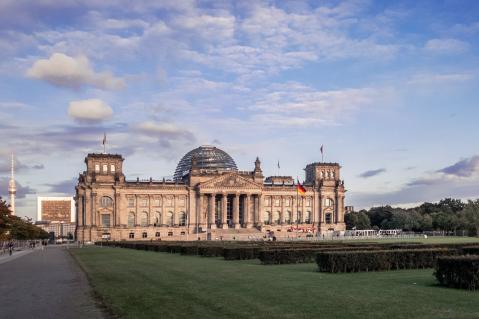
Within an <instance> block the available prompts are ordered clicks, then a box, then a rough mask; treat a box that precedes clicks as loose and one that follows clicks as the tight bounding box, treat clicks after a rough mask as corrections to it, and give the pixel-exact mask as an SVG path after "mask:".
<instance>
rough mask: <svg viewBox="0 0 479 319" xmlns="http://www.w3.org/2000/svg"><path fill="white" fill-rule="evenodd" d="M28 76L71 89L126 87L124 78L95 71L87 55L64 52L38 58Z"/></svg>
mask: <svg viewBox="0 0 479 319" xmlns="http://www.w3.org/2000/svg"><path fill="white" fill-rule="evenodd" d="M27 76H28V77H30V78H33V79H38V80H44V81H46V82H48V83H50V84H53V85H55V86H59V87H67V88H71V89H79V88H81V87H83V86H93V87H96V88H98V89H102V90H118V89H122V88H124V87H125V82H124V81H123V79H121V78H116V77H114V76H113V75H112V74H111V73H109V72H101V73H98V72H95V71H94V70H93V69H92V68H91V66H90V62H89V61H88V58H87V57H86V56H78V57H70V56H68V55H66V54H63V53H54V54H52V55H51V56H50V58H48V59H40V60H37V61H36V62H35V63H34V64H33V66H32V67H31V68H30V69H28V71H27Z"/></svg>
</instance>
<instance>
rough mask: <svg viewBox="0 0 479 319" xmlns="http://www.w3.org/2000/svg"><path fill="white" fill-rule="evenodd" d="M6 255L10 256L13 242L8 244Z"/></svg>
mask: <svg viewBox="0 0 479 319" xmlns="http://www.w3.org/2000/svg"><path fill="white" fill-rule="evenodd" d="M8 254H9V255H10V256H11V255H12V254H13V242H12V241H10V242H9V243H8Z"/></svg>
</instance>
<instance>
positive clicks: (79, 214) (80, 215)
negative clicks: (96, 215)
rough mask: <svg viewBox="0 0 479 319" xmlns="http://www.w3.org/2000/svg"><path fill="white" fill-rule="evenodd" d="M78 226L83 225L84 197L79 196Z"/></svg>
mask: <svg viewBox="0 0 479 319" xmlns="http://www.w3.org/2000/svg"><path fill="white" fill-rule="evenodd" d="M77 225H78V226H85V225H83V195H77Z"/></svg>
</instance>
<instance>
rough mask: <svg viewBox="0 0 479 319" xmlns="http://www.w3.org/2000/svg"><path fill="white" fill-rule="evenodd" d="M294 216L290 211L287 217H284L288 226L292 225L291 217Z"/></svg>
mask: <svg viewBox="0 0 479 319" xmlns="http://www.w3.org/2000/svg"><path fill="white" fill-rule="evenodd" d="M292 215H293V214H292V213H291V211H289V210H288V211H287V212H286V215H285V216H284V222H285V223H286V224H288V225H289V224H291V217H292Z"/></svg>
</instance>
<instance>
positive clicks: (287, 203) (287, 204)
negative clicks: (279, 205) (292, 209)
mask: <svg viewBox="0 0 479 319" xmlns="http://www.w3.org/2000/svg"><path fill="white" fill-rule="evenodd" d="M290 205H291V201H290V200H289V198H288V199H285V200H284V206H286V207H289V206H290Z"/></svg>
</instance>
